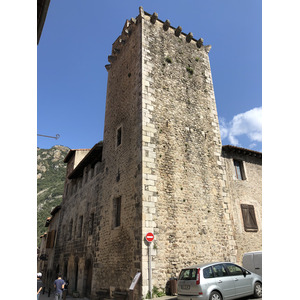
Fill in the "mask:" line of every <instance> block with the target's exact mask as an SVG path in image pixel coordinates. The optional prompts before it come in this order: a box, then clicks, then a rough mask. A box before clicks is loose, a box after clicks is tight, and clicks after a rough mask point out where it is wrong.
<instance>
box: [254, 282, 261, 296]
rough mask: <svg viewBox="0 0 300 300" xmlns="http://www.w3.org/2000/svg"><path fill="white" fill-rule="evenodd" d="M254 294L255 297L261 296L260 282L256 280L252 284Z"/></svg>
mask: <svg viewBox="0 0 300 300" xmlns="http://www.w3.org/2000/svg"><path fill="white" fill-rule="evenodd" d="M254 296H255V297H256V298H261V297H262V285H261V283H260V282H256V283H255V285H254Z"/></svg>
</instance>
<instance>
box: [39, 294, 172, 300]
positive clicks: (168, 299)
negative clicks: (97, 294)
mask: <svg viewBox="0 0 300 300" xmlns="http://www.w3.org/2000/svg"><path fill="white" fill-rule="evenodd" d="M53 299H54V294H51V295H50V297H48V293H45V294H44V295H43V294H41V296H40V300H53ZM73 299H74V300H89V298H73V297H72V296H71V295H68V296H67V300H73ZM176 299H177V297H176V296H163V297H159V298H152V300H176Z"/></svg>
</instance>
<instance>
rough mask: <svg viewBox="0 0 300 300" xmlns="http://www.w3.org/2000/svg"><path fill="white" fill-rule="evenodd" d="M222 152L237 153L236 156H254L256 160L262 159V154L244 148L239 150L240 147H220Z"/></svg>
mask: <svg viewBox="0 0 300 300" xmlns="http://www.w3.org/2000/svg"><path fill="white" fill-rule="evenodd" d="M222 151H224V152H227V153H230V152H231V153H238V154H243V155H248V156H254V157H257V158H262V153H261V152H258V151H254V150H250V149H246V148H241V147H236V146H231V145H225V146H222Z"/></svg>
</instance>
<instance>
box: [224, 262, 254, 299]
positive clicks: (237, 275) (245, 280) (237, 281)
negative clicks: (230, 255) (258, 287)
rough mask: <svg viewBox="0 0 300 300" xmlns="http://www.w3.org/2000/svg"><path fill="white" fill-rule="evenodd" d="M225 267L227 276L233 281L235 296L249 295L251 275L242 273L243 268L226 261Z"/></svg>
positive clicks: (250, 292) (250, 291)
mask: <svg viewBox="0 0 300 300" xmlns="http://www.w3.org/2000/svg"><path fill="white" fill-rule="evenodd" d="M225 267H226V269H227V272H228V274H229V276H230V277H231V278H232V279H233V281H234V286H235V294H236V296H237V297H243V296H247V295H251V294H252V293H253V291H252V280H251V277H250V276H247V275H244V274H245V273H244V272H243V269H242V268H241V267H240V266H238V265H235V264H231V263H226V264H225Z"/></svg>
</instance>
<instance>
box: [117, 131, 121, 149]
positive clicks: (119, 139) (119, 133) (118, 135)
mask: <svg viewBox="0 0 300 300" xmlns="http://www.w3.org/2000/svg"><path fill="white" fill-rule="evenodd" d="M121 143H122V127H120V128H118V130H117V147H118V146H120V145H121Z"/></svg>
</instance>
